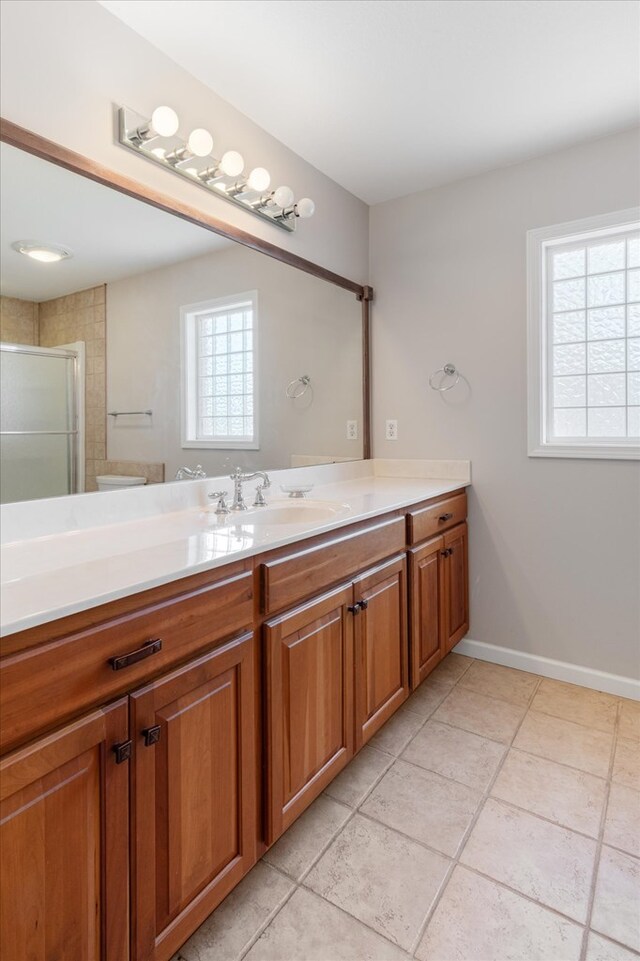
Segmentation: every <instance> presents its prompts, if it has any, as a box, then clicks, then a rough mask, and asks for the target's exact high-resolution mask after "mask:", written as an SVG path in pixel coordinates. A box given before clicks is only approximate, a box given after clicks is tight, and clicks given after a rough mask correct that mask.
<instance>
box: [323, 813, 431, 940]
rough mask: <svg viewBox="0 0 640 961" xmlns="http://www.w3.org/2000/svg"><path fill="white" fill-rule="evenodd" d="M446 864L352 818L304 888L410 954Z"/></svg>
mask: <svg viewBox="0 0 640 961" xmlns="http://www.w3.org/2000/svg"><path fill="white" fill-rule="evenodd" d="M449 864H450V862H449V861H448V860H447V859H446V858H444V857H443V856H442V855H440V854H435V853H434V852H432V851H428V850H427V849H426V848H424V847H422V846H421V845H420V844H417V843H416V842H415V841H411V840H409V839H408V838H405V837H403V836H402V835H401V834H398V833H397V832H396V831H391V830H390V829H389V828H387V827H385V826H384V825H383V824H378V823H377V822H376V821H370V820H369V819H368V818H363V817H361V816H360V815H358V814H356V816H355V817H354V818H353V820H352V821H350V822H349V824H347V826H346V827H345V829H344V830H343V831H342V832H341V833H340V834H339V835H338V837H337V838H336V839H335V841H334V842H333V844H332V845H331V847H330V848H329V850H328V851H327V852H326V853H325V854H324V855H323V856H322V858H321V859H320V861H319V862H318V863H317V864H316V865H315V867H314V868H313V869H312V870H311V872H310V873H309V875H308V876H307V879H306V881H305V884H306V885H307V886H308V887H310V888H312V889H313V890H314V891H316V892H317V893H318V894H321V895H322V896H323V897H325V898H327V900H328V901H331V902H332V903H333V904H335V905H337V906H338V907H340V908H343V909H344V910H345V911H347V912H348V913H349V914H352V915H353V916H354V917H356V918H359V919H360V920H361V921H363V922H364V923H365V924H368V925H369V926H370V927H372V928H373V929H374V930H376V931H378V932H379V933H380V934H382V935H384V936H385V937H387V938H389V940H391V941H393V942H395V943H396V944H399V945H400V946H401V947H402V948H404V949H405V950H408V949H409V948H410V947H411V945H412V943H413V941H414V940H415V938H416V937H417V935H418V932H419V930H420V926H421V924H422V922H423V920H424V918H425V916H426V914H427V912H428V910H429V908H430V906H431V905H432V904H433V901H434V899H435V897H436V895H437V893H438V891H439V889H440V887H441V886H442V883H443V881H444V878H445V875H446V872H447V868H448V866H449ZM327 957H329V955H327Z"/></svg>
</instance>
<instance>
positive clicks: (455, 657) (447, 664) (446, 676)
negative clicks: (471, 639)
mask: <svg viewBox="0 0 640 961" xmlns="http://www.w3.org/2000/svg"><path fill="white" fill-rule="evenodd" d="M472 664H473V658H472V657H465V656H464V655H463V654H447V656H446V657H445V658H444V660H442V661H440V663H439V664H438V666H437V667H436V669H435V670H434V671H432V672H431V674H430V675H429V679H430V680H432V681H438V682H440V681H441V682H442V683H444V684H448V685H449V687H453V685H454V684H457V683H458V681H459V680H460V678H461V677H462V675H463V674H464V672H465V671H467V670H468V669H469V668H470V667H471V665H472Z"/></svg>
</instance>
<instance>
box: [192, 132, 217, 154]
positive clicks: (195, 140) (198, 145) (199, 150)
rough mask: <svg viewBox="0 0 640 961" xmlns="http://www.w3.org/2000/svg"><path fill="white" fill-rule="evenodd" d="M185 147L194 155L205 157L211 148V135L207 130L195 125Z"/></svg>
mask: <svg viewBox="0 0 640 961" xmlns="http://www.w3.org/2000/svg"><path fill="white" fill-rule="evenodd" d="M187 147H188V148H189V150H190V151H191V153H192V154H193V155H194V156H195V157H206V156H207V155H208V154H210V153H211V151H212V150H213V137H212V136H211V134H210V133H209V131H208V130H205V129H204V128H203V127H197V128H196V129H195V130H192V131H191V133H190V134H189V139H188V140H187Z"/></svg>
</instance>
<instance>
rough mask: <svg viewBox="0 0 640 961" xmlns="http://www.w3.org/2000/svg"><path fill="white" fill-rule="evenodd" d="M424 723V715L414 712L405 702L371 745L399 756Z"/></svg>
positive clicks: (373, 739) (372, 740) (371, 741)
mask: <svg viewBox="0 0 640 961" xmlns="http://www.w3.org/2000/svg"><path fill="white" fill-rule="evenodd" d="M423 724H424V717H421V716H420V715H419V714H414V713H413V711H411V710H410V709H409V706H408V704H403V705H402V707H401V708H400V710H399V711H396V713H395V714H394V715H393V717H392V718H390V720H388V721H387V723H386V724H385V725H384V727H382V728H380V730H379V731H378V733H377V734H376V735H374V737H372V738H371V740H370V741H369V744H370V745H371V747H374V748H376V749H377V750H379V751H386V752H387V754H393V755H395V756H396V757H397V755H398V754H402V752H403V751H404V749H405V747H406V746H407V744H408V743H409V741H410V740H411V738H412V737H413V736H414V734H417V732H418V731H419V730H420V728H421V727H422V725H423Z"/></svg>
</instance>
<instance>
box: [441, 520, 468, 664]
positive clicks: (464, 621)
mask: <svg viewBox="0 0 640 961" xmlns="http://www.w3.org/2000/svg"><path fill="white" fill-rule="evenodd" d="M443 539H444V549H445V552H446V557H445V558H444V565H443V570H444V591H443V619H444V623H443V635H442V637H443V651H442V654H443V656H444V655H445V654H448V653H449V651H450V650H451V648H452V647H455V645H456V644H457V643H458V641H460V640H462V638H463V637H464V635H465V634H466V633H467V631H468V630H469V561H468V546H467V545H468V537H467V525H466V524H458V526H457V527H454V528H453V529H452V530H450V531H449V532H448V533H447V534H445V535H444V538H443Z"/></svg>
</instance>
